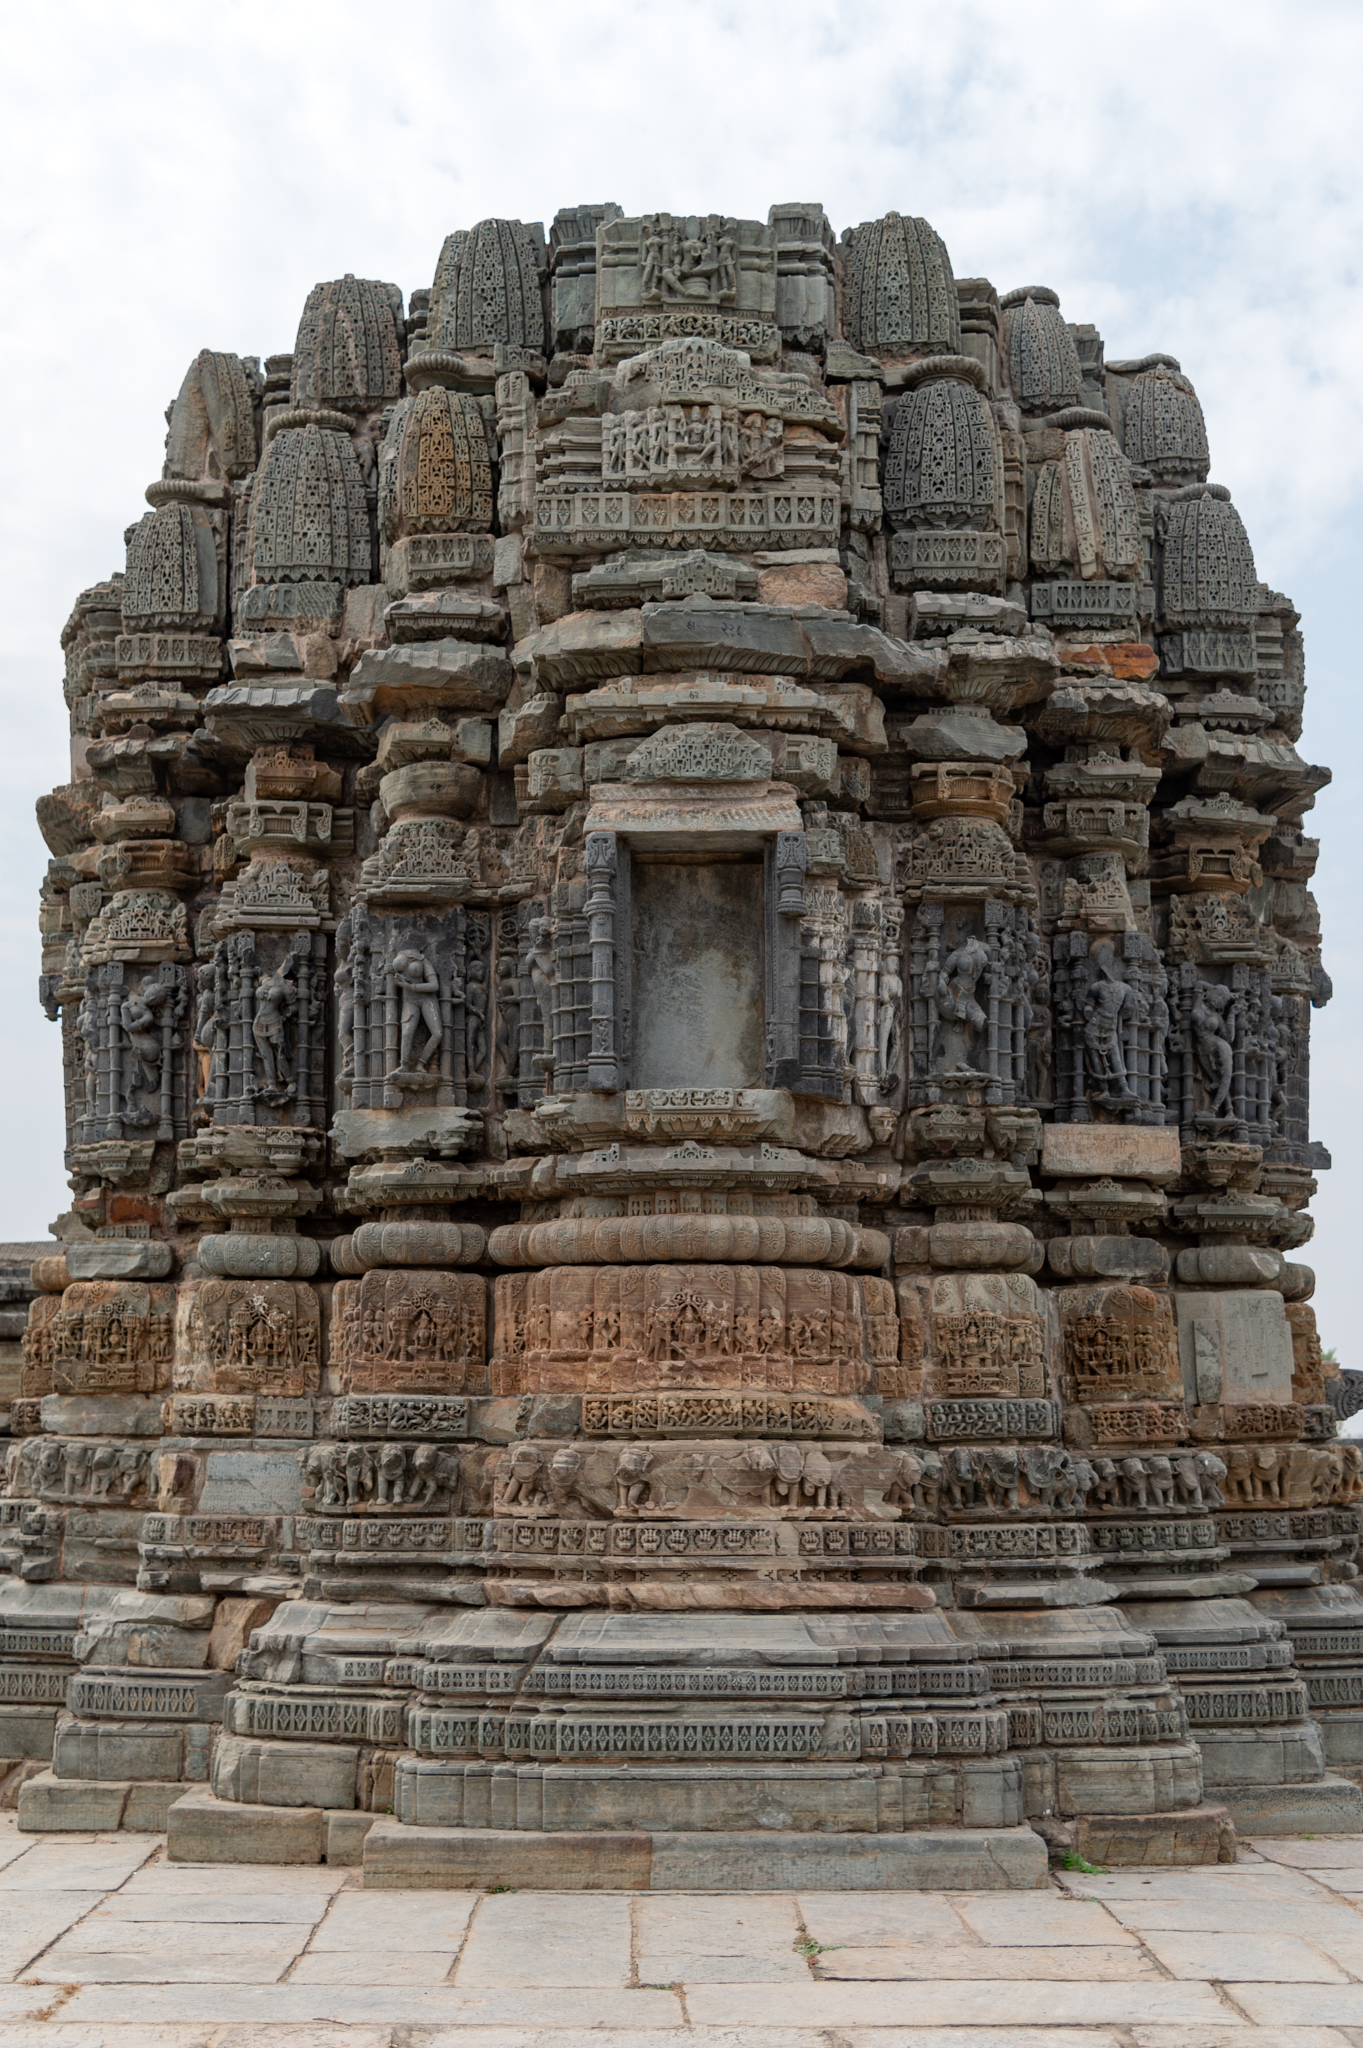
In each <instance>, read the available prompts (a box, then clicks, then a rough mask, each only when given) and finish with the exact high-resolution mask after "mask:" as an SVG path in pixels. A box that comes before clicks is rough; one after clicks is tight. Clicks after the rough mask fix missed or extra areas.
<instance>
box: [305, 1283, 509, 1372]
mask: <svg viewBox="0 0 1363 2048" xmlns="http://www.w3.org/2000/svg"><path fill="white" fill-rule="evenodd" d="M499 1284H500V1283H499ZM485 1290H486V1282H485V1281H484V1280H482V1279H481V1278H480V1277H479V1276H478V1275H477V1274H469V1273H434V1272H422V1271H420V1270H414V1271H403V1272H383V1271H378V1272H372V1273H366V1274H365V1275H364V1277H363V1279H361V1280H342V1281H339V1282H338V1283H337V1285H336V1288H335V1292H334V1295H333V1299H332V1310H331V1354H330V1362H331V1368H332V1373H333V1376H334V1378H335V1380H336V1383H337V1387H338V1389H339V1391H340V1392H341V1393H342V1394H346V1395H351V1394H386V1393H432V1394H462V1393H465V1392H480V1391H481V1389H482V1381H483V1375H484V1359H485V1358H486V1355H487V1353H486V1341H487V1340H486V1316H487V1309H486V1300H485Z"/></svg>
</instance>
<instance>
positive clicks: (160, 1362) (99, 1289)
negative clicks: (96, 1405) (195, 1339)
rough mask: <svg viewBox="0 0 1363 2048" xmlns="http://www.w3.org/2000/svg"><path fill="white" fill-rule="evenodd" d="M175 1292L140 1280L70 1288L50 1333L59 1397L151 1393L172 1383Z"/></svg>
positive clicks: (54, 1384) (86, 1283)
mask: <svg viewBox="0 0 1363 2048" xmlns="http://www.w3.org/2000/svg"><path fill="white" fill-rule="evenodd" d="M174 1303H175V1289H174V1288H173V1287H163V1286H148V1285H147V1284H146V1283H145V1282H142V1281H135V1280H84V1281H77V1282H75V1283H74V1284H73V1285H72V1286H70V1287H68V1288H66V1290H65V1291H64V1293H63V1294H62V1297H61V1306H60V1308H59V1309H58V1310H57V1313H56V1314H55V1315H54V1316H53V1317H52V1320H51V1324H50V1327H49V1332H48V1341H49V1343H50V1345H51V1358H52V1390H53V1392H54V1393H57V1394H150V1393H152V1392H154V1391H156V1390H157V1389H158V1388H161V1387H164V1386H165V1385H166V1384H167V1383H168V1380H169V1373H170V1362H171V1356H172V1351H173V1348H174V1338H173V1329H174V1323H173V1316H174Z"/></svg>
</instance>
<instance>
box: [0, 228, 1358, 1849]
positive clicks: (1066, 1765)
mask: <svg viewBox="0 0 1363 2048" xmlns="http://www.w3.org/2000/svg"><path fill="white" fill-rule="evenodd" d="M431 253H432V256H433V257H435V258H436V261H435V273H434V282H433V283H432V284H431V286H430V288H429V289H421V290H416V291H413V292H411V294H410V297H409V298H407V299H406V301H405V302H404V297H403V293H402V292H401V291H400V290H399V288H398V287H397V286H396V285H394V284H387V283H380V282H376V281H374V280H372V279H368V278H357V277H353V276H346V277H342V278H337V279H333V280H330V281H328V282H326V283H322V284H318V285H316V286H315V287H314V288H313V290H312V291H311V292H310V293H309V295H308V297H307V302H306V304H305V305H304V306H303V308H302V311H301V317H300V320H299V325H298V330H297V337H296V340H295V342H294V346H293V350H292V353H291V354H282V355H272V356H266V357H265V358H264V359H263V361H262V360H259V359H257V358H255V357H243V356H239V355H235V354H232V353H230V352H224V351H220V350H214V349H205V350H204V351H203V352H202V353H201V354H200V355H199V356H198V357H197V358H196V359H195V361H194V362H193V363H191V364H190V366H189V369H188V370H187V372H186V373H185V377H184V382H183V384H182V385H181V387H180V391H179V395H178V396H177V397H176V398H175V400H174V402H173V404H172V405H171V406H170V408H169V411H168V414H167V418H168V422H169V431H168V434H167V437H166V459H165V467H164V471H163V473H162V475H161V476H160V477H159V478H157V479H156V480H155V481H154V482H152V483H151V484H149V485H148V487H147V491H146V508H145V509H144V510H142V511H141V512H140V514H139V513H138V512H137V511H136V509H135V508H130V510H131V512H132V524H131V525H130V526H129V527H128V529H127V531H126V534H125V536H124V540H125V542H126V565H125V566H124V567H123V568H121V569H120V570H118V571H117V572H116V573H114V574H112V575H110V577H109V579H108V580H107V581H106V582H103V583H100V584H97V585H96V586H95V587H94V588H92V589H89V590H86V591H83V592H82V593H81V595H80V596H79V597H78V598H77V600H76V603H75V608H74V610H73V611H72V614H71V617H70V621H69V623H68V625H67V627H66V630H65V632H64V634H63V636H62V644H63V647H64V649H65V656H66V700H67V703H68V704H69V706H70V712H71V766H70V771H69V775H70V779H69V780H67V781H65V782H63V783H62V784H61V786H60V787H58V788H56V789H54V790H53V791H52V792H51V794H50V795H47V796H44V797H42V798H41V799H40V801H39V803H38V821H39V826H40V828H41V831H42V834H43V837H44V839H45V841H46V844H47V847H48V849H49V852H50V855H51V859H50V862H49V865H48V868H47V879H46V881H45V882H44V884H43V889H42V903H41V913H40V915H41V926H42V943H43V963H42V979H41V998H42V1001H43V1004H44V1005H45V1007H46V1010H47V1013H48V1016H49V1017H50V1018H51V1019H52V1025H53V1029H54V1030H55V1031H57V1032H59V1033H60V1034H61V1043H62V1050H63V1063H64V1074H65V1097H66V1166H67V1169H68V1172H69V1175H70V1184H71V1188H72V1199H71V1206H70V1208H69V1210H68V1211H67V1212H66V1213H65V1214H64V1215H62V1216H61V1217H59V1218H58V1219H57V1220H56V1222H55V1223H54V1224H53V1225H52V1226H51V1228H52V1230H53V1232H54V1233H55V1239H54V1241H53V1242H52V1243H51V1244H49V1245H48V1246H46V1247H40V1248H39V1249H40V1250H41V1253H42V1255H41V1256H37V1257H36V1258H35V1260H34V1262H33V1264H32V1271H31V1277H30V1274H29V1265H28V1262H27V1260H25V1261H24V1263H23V1265H22V1269H21V1270H20V1269H18V1268H16V1273H17V1275H18V1277H15V1275H14V1274H12V1275H11V1277H10V1279H9V1280H8V1281H6V1282H5V1289H6V1298H7V1299H8V1300H9V1301H11V1302H13V1303H17V1307H14V1308H11V1309H9V1310H7V1311H5V1313H4V1316H3V1319H2V1320H3V1323H4V1328H5V1330H6V1331H7V1332H8V1339H7V1342H6V1343H5V1345H4V1346H3V1347H2V1348H3V1351H4V1353H5V1354H7V1355H9V1356H10V1358H11V1360H12V1363H11V1364H9V1365H5V1364H3V1362H0V1372H3V1373H5V1374H8V1380H7V1381H6V1383H5V1395H6V1399H8V1397H9V1396H10V1395H12V1400H9V1405H8V1416H9V1427H10V1431H11V1435H10V1437H9V1438H8V1439H7V1441H6V1444H5V1447H4V1448H5V1454H6V1455H5V1465H4V1475H5V1482H6V1483H5V1491H4V1495H3V1497H2V1498H0V1703H2V1704H0V1774H7V1775H6V1776H5V1777H4V1788H3V1796H5V1797H7V1798H8V1799H9V1801H10V1803H13V1802H14V1800H15V1799H16V1797H17V1802H18V1811H19V1825H20V1827H21V1828H23V1829H26V1830H38V1831H42V1830H70V1829H80V1830H86V1829H110V1828H116V1827H119V1826H122V1827H124V1828H127V1829H134V1830H136V1829H143V1830H148V1829H151V1830H154V1829H160V1828H164V1827H166V1826H167V1825H168V1826H169V1833H170V1853H171V1855H172V1856H180V1857H192V1858H196V1859H204V1858H208V1859H215V1858H216V1859H222V1860H228V1861H230V1860H243V1861H255V1862H269V1861H272V1860H280V1861H292V1862H309V1861H311V1862H316V1861H319V1860H321V1859H323V1858H326V1859H328V1860H331V1861H339V1862H347V1863H359V1862H361V1861H363V1864H364V1872H365V1881H366V1882H370V1883H374V1884H390V1885H402V1884H442V1883H443V1884H451V1885H464V1886H467V1885H490V1884H522V1883H524V1884H526V1885H534V1886H544V1885H549V1886H554V1885H587V1886H593V1885H595V1886H601V1885H605V1886H617V1887H618V1886H624V1887H636V1888H639V1887H648V1886H650V1885H652V1886H654V1887H658V1888H664V1887H679V1888H683V1889H693V1890H694V1889H698V1888H705V1887H707V1886H722V1887H727V1888H730V1889H734V1888H743V1887H756V1888H760V1887H762V1886H763V1885H785V1886H787V1887H789V1886H791V1885H798V1886H803V1887H806V1888H808V1887H818V1886H820V1885H836V1886H845V1885H851V1886H866V1885H872V1886H874V1885H881V1884H884V1885H913V1884H923V1883H927V1884H948V1885H958V1886H959V1885H967V1886H970V1885H977V1886H983V1885H990V1884H993V1885H999V1884H1013V1885H1033V1884H1036V1883H1038V1882H1041V1881H1043V1879H1044V1873H1045V1869H1046V1863H1047V1855H1048V1853H1057V1852H1062V1851H1065V1850H1073V1851H1076V1852H1077V1853H1078V1854H1080V1855H1082V1856H1085V1857H1091V1858H1093V1859H1094V1860H1096V1861H1098V1862H1100V1863H1103V1864H1111V1863H1114V1862H1116V1863H1121V1862H1132V1861H1140V1860H1147V1859H1148V1860H1152V1861H1165V1862H1174V1861H1181V1862H1215V1861H1216V1860H1217V1859H1218V1857H1219V1858H1221V1859H1222V1860H1225V1859H1226V1858H1227V1857H1230V1856H1233V1853H1234V1850H1233V1843H1234V1829H1235V1828H1236V1827H1239V1828H1241V1829H1242V1830H1246V1831H1253V1832H1255V1833H1259V1834H1270V1835H1271V1834H1273V1833H1275V1832H1276V1833H1284V1832H1291V1833H1296V1832H1307V1833H1311V1834H1328V1833H1331V1832H1339V1831H1354V1832H1358V1831H1360V1830H1363V1799H1361V1795H1360V1781H1361V1780H1363V1598H1360V1594H1359V1592H1358V1590H1357V1571H1358V1566H1357V1562H1356V1558H1357V1552H1358V1548H1359V1537H1360V1532H1361V1529H1363V1524H1361V1523H1360V1513H1363V1454H1361V1453H1360V1450H1359V1448H1358V1447H1356V1446H1355V1445H1353V1444H1352V1443H1349V1442H1346V1441H1341V1440H1340V1439H1339V1438H1338V1436H1337V1434H1336V1431H1337V1423H1338V1419H1339V1417H1340V1416H1341V1415H1343V1414H1345V1413H1347V1412H1349V1410H1350V1406H1351V1398H1350V1395H1349V1392H1348V1391H1347V1380H1346V1379H1341V1377H1340V1375H1339V1372H1338V1368H1337V1367H1335V1366H1334V1365H1333V1364H1331V1363H1328V1362H1323V1360H1322V1353H1321V1346H1320V1342H1319V1340H1318V1336H1317V1332H1316V1326H1315V1318H1314V1314H1313V1312H1312V1309H1311V1306H1310V1296H1311V1293H1312V1288H1313V1284H1314V1283H1313V1276H1312V1273H1311V1270H1310V1267H1309V1266H1307V1265H1305V1264H1303V1263H1301V1262H1300V1254H1301V1249H1302V1247H1303V1246H1304V1245H1305V1243H1306V1241H1307V1239H1308V1238H1309V1236H1310V1232H1311V1225H1310V1222H1309V1220H1308V1217H1307V1214H1306V1204H1307V1202H1308V1199H1309V1198H1310V1196H1311V1195H1312V1194H1313V1192H1314V1190H1315V1187H1316V1176H1317V1174H1318V1173H1319V1172H1320V1171H1321V1170H1322V1169H1323V1168H1325V1167H1327V1166H1328V1165H1329V1158H1328V1154H1327V1153H1326V1152H1325V1150H1324V1148H1323V1147H1322V1146H1321V1145H1320V1144H1318V1143H1317V1142H1315V1141H1314V1140H1313V1137H1312V1133H1311V1125H1310V1118H1309V1093H1308V1047H1309V1040H1310V1025H1311V1013H1312V1009H1313V1007H1316V1006H1318V1005H1320V1004H1322V1003H1323V1002H1325V1001H1326V999H1327V998H1328V996H1329V994H1330V983H1329V980H1328V977H1327V976H1326V974H1325V972H1324V970H1323V968H1322V966H1321V961H1320V934H1319V926H1318V920H1317V915H1316V908H1315V904H1314V902H1313V899H1312V897H1311V895H1310V893H1309V891H1308V883H1309V880H1310V877H1311V872H1312V867H1313V864H1314V862H1315V859H1316V853H1317V842H1316V841H1315V840H1314V839H1312V838H1310V837H1309V836H1307V833H1306V830H1305V824H1304V821H1305V815H1306V813H1307V811H1308V810H1309V809H1310V807H1311V805H1312V803H1313V801H1314V797H1315V793H1316V791H1317V790H1318V789H1320V788H1321V787H1322V785H1323V784H1324V783H1325V782H1326V781H1327V780H1328V774H1327V771H1326V770H1324V769H1323V768H1317V767H1312V766H1310V765H1308V764H1307V762H1306V761H1305V760H1304V759H1303V757H1302V755H1301V753H1299V751H1298V741H1299V738H1300V734H1301V726H1302V708H1303V694H1304V684H1303V663H1302V642H1301V639H1300V636H1299V634H1298V630H1297V626H1298V619H1297V614H1296V612H1295V611H1294V609H1293V607H1292V605H1291V603H1290V601H1289V600H1288V599H1287V598H1286V597H1284V596H1281V595H1280V594H1279V593H1278V592H1277V591H1275V590H1273V589H1271V588H1270V587H1269V586H1268V585H1267V584H1266V583H1264V582H1262V581H1261V580H1260V578H1259V571H1258V568H1257V567H1256V563H1255V559H1254V555H1253V553H1252V550H1251V545H1250V540H1249V537H1248V535H1247V534H1246V531H1245V528H1244V525H1243V524H1242V522H1241V518H1240V515H1239V513H1238V511H1237V510H1236V507H1235V505H1234V504H1233V503H1232V501H1231V496H1230V493H1229V492H1228V491H1227V490H1226V489H1225V488H1224V487H1223V486H1221V485H1220V484H1218V483H1215V482H1210V481H1208V478H1209V475H1210V474H1211V468H1210V458H1209V452H1208V437H1207V432H1206V428H1205V425H1204V420H1203V414H1202V409H1201V406H1200V405H1199V402H1198V398H1197V394H1196V391H1195V389H1194V386H1193V384H1192V382H1191V381H1190V379H1189V377H1188V376H1187V375H1186V374H1185V372H1184V370H1183V369H1182V368H1181V366H1180V363H1179V362H1178V360H1177V359H1176V358H1175V357H1174V356H1171V355H1165V354H1160V353H1150V354H1146V355H1142V356H1140V357H1138V358H1135V359H1131V360H1118V361H1111V360H1108V359H1107V357H1106V355H1105V350H1104V343H1103V339H1102V337H1101V336H1100V335H1099V334H1098V332H1097V331H1096V329H1095V328H1094V327H1093V326H1091V325H1088V324H1086V323H1084V322H1083V321H1082V320H1072V319H1068V318H1067V317H1066V314H1067V312H1068V311H1069V310H1071V309H1069V308H1064V307H1062V305H1061V303H1060V301H1059V299H1058V297H1057V295H1056V293H1055V292H1054V291H1052V290H1050V289H1048V288H1046V287H1044V286H1042V285H1023V286H1020V287H1019V288H1017V289H1013V290H1004V291H999V290H997V289H996V288H995V286H994V285H993V284H992V283H990V282H989V281H988V280H987V279H984V278H979V277H958V276H956V275H955V274H954V273H953V269H952V263H951V258H950V256H949V254H948V252H947V249H946V247H945V245H944V244H943V242H942V240H941V238H940V236H939V235H938V234H937V233H936V232H935V231H934V229H933V228H932V227H931V226H930V225H929V223H928V222H927V221H925V220H921V219H917V218H913V217H910V216H908V215H904V216H901V215H900V214H898V213H890V214H887V215H886V216H885V218H883V219H881V220H876V221H870V222H866V223H863V224H862V225H861V226H859V227H854V228H850V229H849V230H848V231H847V232H846V233H844V234H843V235H842V237H841V239H838V238H836V237H835V234H834V232H833V229H832V228H831V227H830V224H829V222H828V220H827V219H826V217H825V215H824V213H823V210H822V208H820V207H819V206H816V205H788V206H775V207H773V208H772V210H771V212H770V214H769V216H768V218H767V219H766V220H765V221H760V220H738V219H733V218H730V217H729V216H727V215H719V214H710V215H706V216H694V217H683V216H681V215H674V214H669V213H655V214H649V215H645V216H643V217H640V218H636V219H628V218H626V217H624V215H623V214H622V212H621V209H620V208H619V207H618V206H614V205H595V206H579V207H573V208H569V209H566V210H565V211H563V212H560V213H559V214H557V215H556V216H555V218H554V221H553V224H552V227H551V228H550V230H549V233H548V235H547V237H546V235H545V233H544V230H543V228H542V227H541V226H540V225H538V224H526V223H523V222H521V221H515V220H485V221H481V222H479V223H478V224H477V225H476V226H472V227H469V228H466V229H460V230H458V231H456V232H454V233H451V234H450V235H449V237H448V238H447V240H446V241H445V244H444V246H443V248H441V249H440V250H439V251H438V253H437V252H436V251H435V250H432V252H431ZM1072 310H1075V311H1079V310H1082V309H1078V308H1076V309H1072ZM222 312H223V325H224V327H225V328H227V329H228V330H229V331H230V328H231V324H232V310H231V302H230V299H229V300H227V301H225V303H224V305H223V309H222ZM1138 339H1139V341H1140V342H1141V343H1142V344H1143V343H1144V342H1145V341H1146V340H1147V339H1176V337H1146V336H1140V337H1138ZM110 538H111V541H112V539H113V536H110ZM42 1228H43V1224H42V1223H41V1222H39V1221H38V1219H37V1218H35V1231H37V1232H41V1230H42ZM9 1249H10V1251H15V1250H16V1249H17V1248H13V1247H11V1248H9ZM25 1317H26V1323H25V1322H24V1318H25ZM12 1325H13V1327H11V1326H12ZM21 1325H22V1339H21V1340H20V1335H19V1327H20V1326H21ZM20 1341H21V1343H22V1361H20V1357H19V1353H20Z"/></svg>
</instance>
